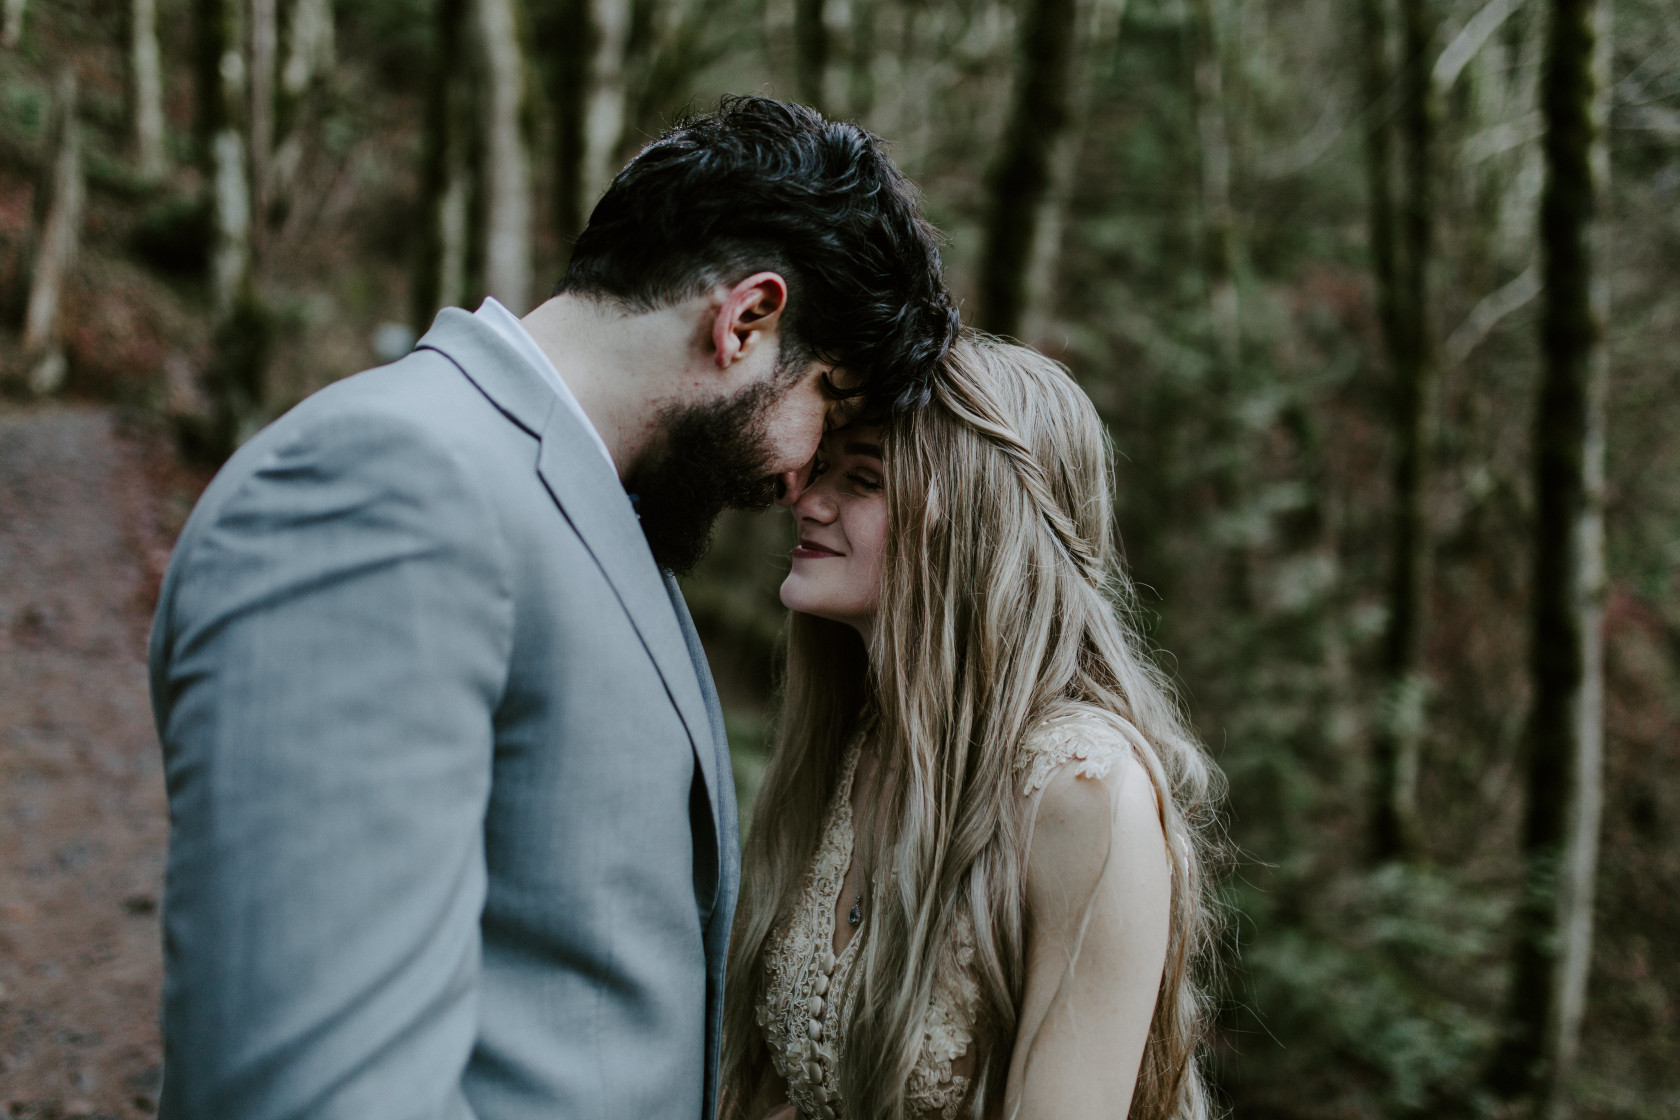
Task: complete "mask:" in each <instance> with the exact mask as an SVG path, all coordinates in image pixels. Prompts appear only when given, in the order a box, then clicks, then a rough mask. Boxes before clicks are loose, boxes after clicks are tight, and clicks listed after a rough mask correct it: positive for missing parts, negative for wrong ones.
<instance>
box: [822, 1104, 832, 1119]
mask: <svg viewBox="0 0 1680 1120" xmlns="http://www.w3.org/2000/svg"><path fill="white" fill-rule="evenodd" d="M822 1120H834V1108H833V1106H832V1105H826V1104H825V1105H823V1106H822Z"/></svg>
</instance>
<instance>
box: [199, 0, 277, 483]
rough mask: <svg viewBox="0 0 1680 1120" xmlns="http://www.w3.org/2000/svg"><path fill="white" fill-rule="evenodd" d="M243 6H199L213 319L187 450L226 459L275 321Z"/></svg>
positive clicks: (245, 432) (256, 403) (249, 427)
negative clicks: (260, 261) (259, 226)
mask: <svg viewBox="0 0 1680 1120" xmlns="http://www.w3.org/2000/svg"><path fill="white" fill-rule="evenodd" d="M245 11H246V10H245V7H244V2H243V0H199V4H198V17H199V25H198V35H199V43H198V51H197V53H198V71H199V75H198V76H199V80H200V82H201V83H203V84H201V86H200V101H199V111H200V120H199V127H200V130H201V134H203V135H204V136H205V143H204V151H203V160H204V170H205V180H206V182H207V184H208V189H209V194H210V198H209V203H210V225H211V246H210V294H211V306H212V311H213V314H214V318H215V323H216V326H215V330H214V333H213V341H212V354H211V358H210V364H209V366H208V368H207V369H206V370H205V371H204V382H205V389H206V396H207V397H208V399H209V400H210V402H211V408H212V411H211V414H210V415H209V416H202V417H200V416H194V417H181V418H180V420H181V428H182V430H181V435H182V438H183V441H184V442H185V444H186V445H187V450H188V451H190V452H192V453H193V454H195V455H198V456H201V457H203V458H205V459H208V460H210V461H219V460H221V459H223V458H226V457H227V456H228V455H229V454H231V453H232V452H233V450H234V449H235V448H237V447H238V446H239V445H240V444H241V443H243V442H244V440H245V439H246V438H247V437H248V436H250V435H251V433H252V432H254V431H255V430H256V427H257V423H258V419H259V417H260V415H261V411H262V399H263V374H264V369H265V367H266V366H267V362H268V353H269V348H270V344H271V340H272V339H271V332H272V323H271V321H270V319H269V316H268V315H267V314H266V313H265V312H264V310H263V309H262V306H261V304H260V302H259V300H258V296H257V291H256V282H255V277H254V275H253V272H252V254H251V226H252V220H251V181H250V163H249V155H248V148H247V133H246V129H247V128H248V125H249V121H248V117H247V115H246V114H247V109H248V101H247V83H246V73H247V67H246V59H245V57H244V54H243V52H242V50H241V46H242V45H243V44H245V43H246V42H247V39H246V35H245V25H244V16H245Z"/></svg>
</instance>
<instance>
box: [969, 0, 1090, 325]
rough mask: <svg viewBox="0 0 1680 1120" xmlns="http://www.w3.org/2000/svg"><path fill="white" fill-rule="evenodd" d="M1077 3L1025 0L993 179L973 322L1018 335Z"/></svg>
mask: <svg viewBox="0 0 1680 1120" xmlns="http://www.w3.org/2000/svg"><path fill="white" fill-rule="evenodd" d="M1078 14H1079V6H1078V3H1077V0H1029V2H1028V5H1027V11H1026V13H1025V18H1024V22H1023V26H1022V28H1021V38H1020V44H1021V46H1020V55H1019V57H1018V60H1017V69H1016V78H1015V92H1014V104H1013V106H1012V109H1011V112H1010V117H1009V123H1008V124H1007V125H1006V126H1005V130H1004V137H1003V144H1002V146H1001V153H1000V156H999V158H998V161H997V163H996V164H995V165H994V166H993V168H992V172H991V175H990V179H991V183H990V186H991V204H990V207H989V212H988V214H987V217H986V224H985V230H984V238H985V240H984V244H983V248H982V251H981V260H980V277H979V287H980V292H979V297H980V299H979V303H980V306H979V313H978V316H977V323H978V325H979V326H980V327H981V328H982V329H984V330H988V331H991V332H993V333H995V334H1001V335H1012V336H1013V335H1019V334H1021V328H1022V324H1023V322H1024V320H1025V317H1026V311H1027V301H1028V297H1029V291H1028V278H1029V271H1030V270H1031V268H1032V264H1033V256H1034V253H1035V251H1037V249H1038V247H1039V239H1040V238H1041V237H1042V236H1043V234H1044V232H1045V231H1044V224H1045V223H1044V217H1045V214H1044V208H1045V204H1046V202H1047V201H1049V200H1050V198H1051V186H1052V182H1053V175H1052V170H1053V167H1054V164H1055V160H1056V154H1057V149H1058V146H1059V145H1061V144H1062V143H1063V142H1065V140H1066V138H1067V134H1068V132H1069V125H1070V123H1071V119H1072V116H1073V113H1072V103H1071V102H1072V91H1073V69H1074V49H1075V43H1074V29H1075V26H1076V25H1077V22H1078Z"/></svg>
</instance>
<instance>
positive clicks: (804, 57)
mask: <svg viewBox="0 0 1680 1120" xmlns="http://www.w3.org/2000/svg"><path fill="white" fill-rule="evenodd" d="M825 7H826V5H825V4H824V3H823V0H794V3H793V43H794V54H795V60H796V61H795V65H796V66H797V67H798V72H797V74H796V75H795V78H796V80H797V81H798V86H797V91H798V95H799V100H800V101H802V102H804V103H805V104H806V105H809V106H811V108H813V109H816V110H817V111H818V112H827V111H828V108H829V105H828V97H827V89H826V84H827V81H828V56H829V40H828V24H827V22H826V16H827V13H826V12H825V11H824V8H825Z"/></svg>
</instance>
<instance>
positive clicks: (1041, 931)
mask: <svg viewBox="0 0 1680 1120" xmlns="http://www.w3.org/2000/svg"><path fill="white" fill-rule="evenodd" d="M1112 465H1113V455H1112V451H1111V449H1110V447H1109V444H1108V441H1107V437H1106V434H1105V432H1104V430H1103V427H1102V424H1101V422H1100V420H1099V419H1098V417H1097V414H1096V410H1095V409H1094V408H1093V406H1092V404H1091V402H1090V400H1089V398H1087V397H1086V396H1085V394H1084V393H1083V392H1082V391H1081V390H1080V389H1079V387H1078V386H1077V385H1076V384H1075V383H1074V381H1073V379H1072V378H1071V377H1069V376H1068V374H1067V372H1066V370H1064V369H1063V368H1062V367H1061V366H1060V365H1058V364H1057V363H1055V362H1052V361H1050V360H1048V359H1046V358H1044V357H1043V356H1041V355H1039V354H1038V353H1036V352H1035V351H1033V350H1031V349H1028V348H1026V347H1022V346H1017V345H1013V344H1009V343H1005V342H1002V341H999V340H996V339H992V338H988V337H986V336H982V335H977V334H972V333H971V334H966V335H964V336H963V338H962V339H961V340H960V341H959V342H958V343H957V345H956V346H955V347H954V348H953V349H952V351H951V354H950V355H949V357H948V358H947V360H946V361H945V363H944V365H943V367H942V369H941V371H940V373H939V375H938V376H937V377H936V379H935V385H934V389H933V398H932V400H931V402H930V403H929V404H928V405H927V406H926V407H924V408H922V409H920V410H917V411H915V412H913V413H909V414H907V415H904V416H902V417H897V418H893V419H890V420H887V421H884V422H882V423H880V424H868V423H861V422H860V423H856V424H853V425H850V426H848V427H846V428H842V429H840V430H838V431H836V432H833V433H830V435H829V436H828V437H827V438H825V440H824V443H823V447H822V450H821V452H820V453H819V457H818V461H817V463H816V466H815V469H814V471H813V477H812V479H811V481H810V484H809V485H808V486H807V488H806V489H805V490H804V492H803V493H802V494H800V496H799V497H798V499H797V501H796V502H795V504H794V507H793V512H794V516H795V518H796V520H797V522H798V527H799V545H798V547H797V548H795V549H794V552H793V562H792V570H791V572H790V573H789V575H788V577H787V580H786V582H785V583H784V584H783V585H782V601H783V602H784V603H785V604H786V605H787V606H788V607H789V608H790V610H792V611H793V612H794V613H793V615H792V619H791V622H790V632H789V639H788V655H787V669H786V677H785V681H784V684H783V697H782V705H781V713H780V721H779V726H778V732H777V736H776V742H775V746H774V750H773V753H772V756H771V759H770V763H769V767H768V769H767V770H766V773H765V778H764V782H763V784H762V786H761V788H760V791H759V795H758V801H757V804H756V807H755V809H754V812H753V817H752V824H751V829H750V832H749V833H748V841H747V846H746V851H745V854H744V867H743V877H742V878H743V891H742V897H741V902H740V906H739V909H738V911H737V914H736V919H735V928H734V935H733V941H732V944H731V948H730V960H729V987H728V990H727V992H726V996H725V1025H724V1056H723V1071H722V1115H723V1120H766V1118H774V1120H794V1118H796V1117H797V1118H802V1120H838V1118H845V1120H913V1118H914V1120H924V1118H935V1117H937V1118H941V1120H955V1118H957V1117H974V1118H993V1117H998V1118H1014V1117H1019V1118H1021V1120H1083V1118H1087V1117H1090V1118H1094V1117H1131V1118H1132V1120H1204V1118H1205V1117H1208V1116H1209V1115H1210V1111H1211V1110H1210V1105H1209V1100H1208V1096H1207V1092H1206V1089H1205V1087H1204V1082H1203V1079H1202V1075H1201V1072H1200V1070H1199V1069H1198V1065H1197V1055H1198V1052H1199V1050H1200V1047H1201V1043H1202V1038H1203V1032H1204V1027H1205V1024H1206V1020H1207V1015H1208V1008H1207V1001H1206V997H1205V995H1204V990H1203V987H1202V984H1203V977H1204V974H1205V969H1206V966H1207V964H1208V963H1209V961H1210V958H1211V951H1212V942H1213V933H1212V930H1213V921H1212V917H1211V913H1210V907H1209V903H1208V887H1207V883H1206V878H1205V874H1204V868H1205V863H1206V858H1207V850H1208V845H1207V835H1208V830H1209V827H1210V824H1211V819H1212V811H1213V810H1212V807H1213V805H1214V803H1215V801H1216V797H1217V794H1216V790H1217V785H1218V775H1217V772H1216V771H1215V769H1214V768H1213V766H1212V764H1211V763H1210V762H1209V760H1208V759H1207V757H1206V755H1205V754H1204V752H1203V751H1202V749H1201V747H1200V746H1199V745H1198V744H1197V742H1196V740H1195V738H1194V736H1193V735H1192V734H1191V732H1190V730H1189V729H1188V727H1187V726H1186V724H1185V722H1184V719H1183V717H1182V715H1181V714H1180V712H1179V710H1178V708H1177V706H1176V705H1175V702H1174V700H1173V697H1172V694H1171V691H1170V688H1169V687H1168V685H1167V683H1166V681H1165V679H1164V678H1163V677H1162V675H1161V674H1160V672H1159V671H1158V670H1157V669H1156V668H1155V666H1154V665H1153V663H1152V662H1151V661H1150V659H1149V658H1148V657H1147V655H1146V654H1145V653H1144V652H1143V650H1142V648H1141V645H1140V642H1139V640H1138V637H1137V634H1136V633H1135V631H1134V630H1133V628H1132V627H1131V625H1130V624H1129V611H1130V606H1131V589H1130V584H1129V582H1128V581H1127V579H1126V576H1125V574H1124V571H1123V569H1122V565H1121V561H1120V557H1119V555H1118V550H1117V548H1116V546H1115V541H1114V536H1113V532H1112V527H1111V514H1112V509H1111V506H1112V499H1111V493H1110V487H1111V478H1112Z"/></svg>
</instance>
